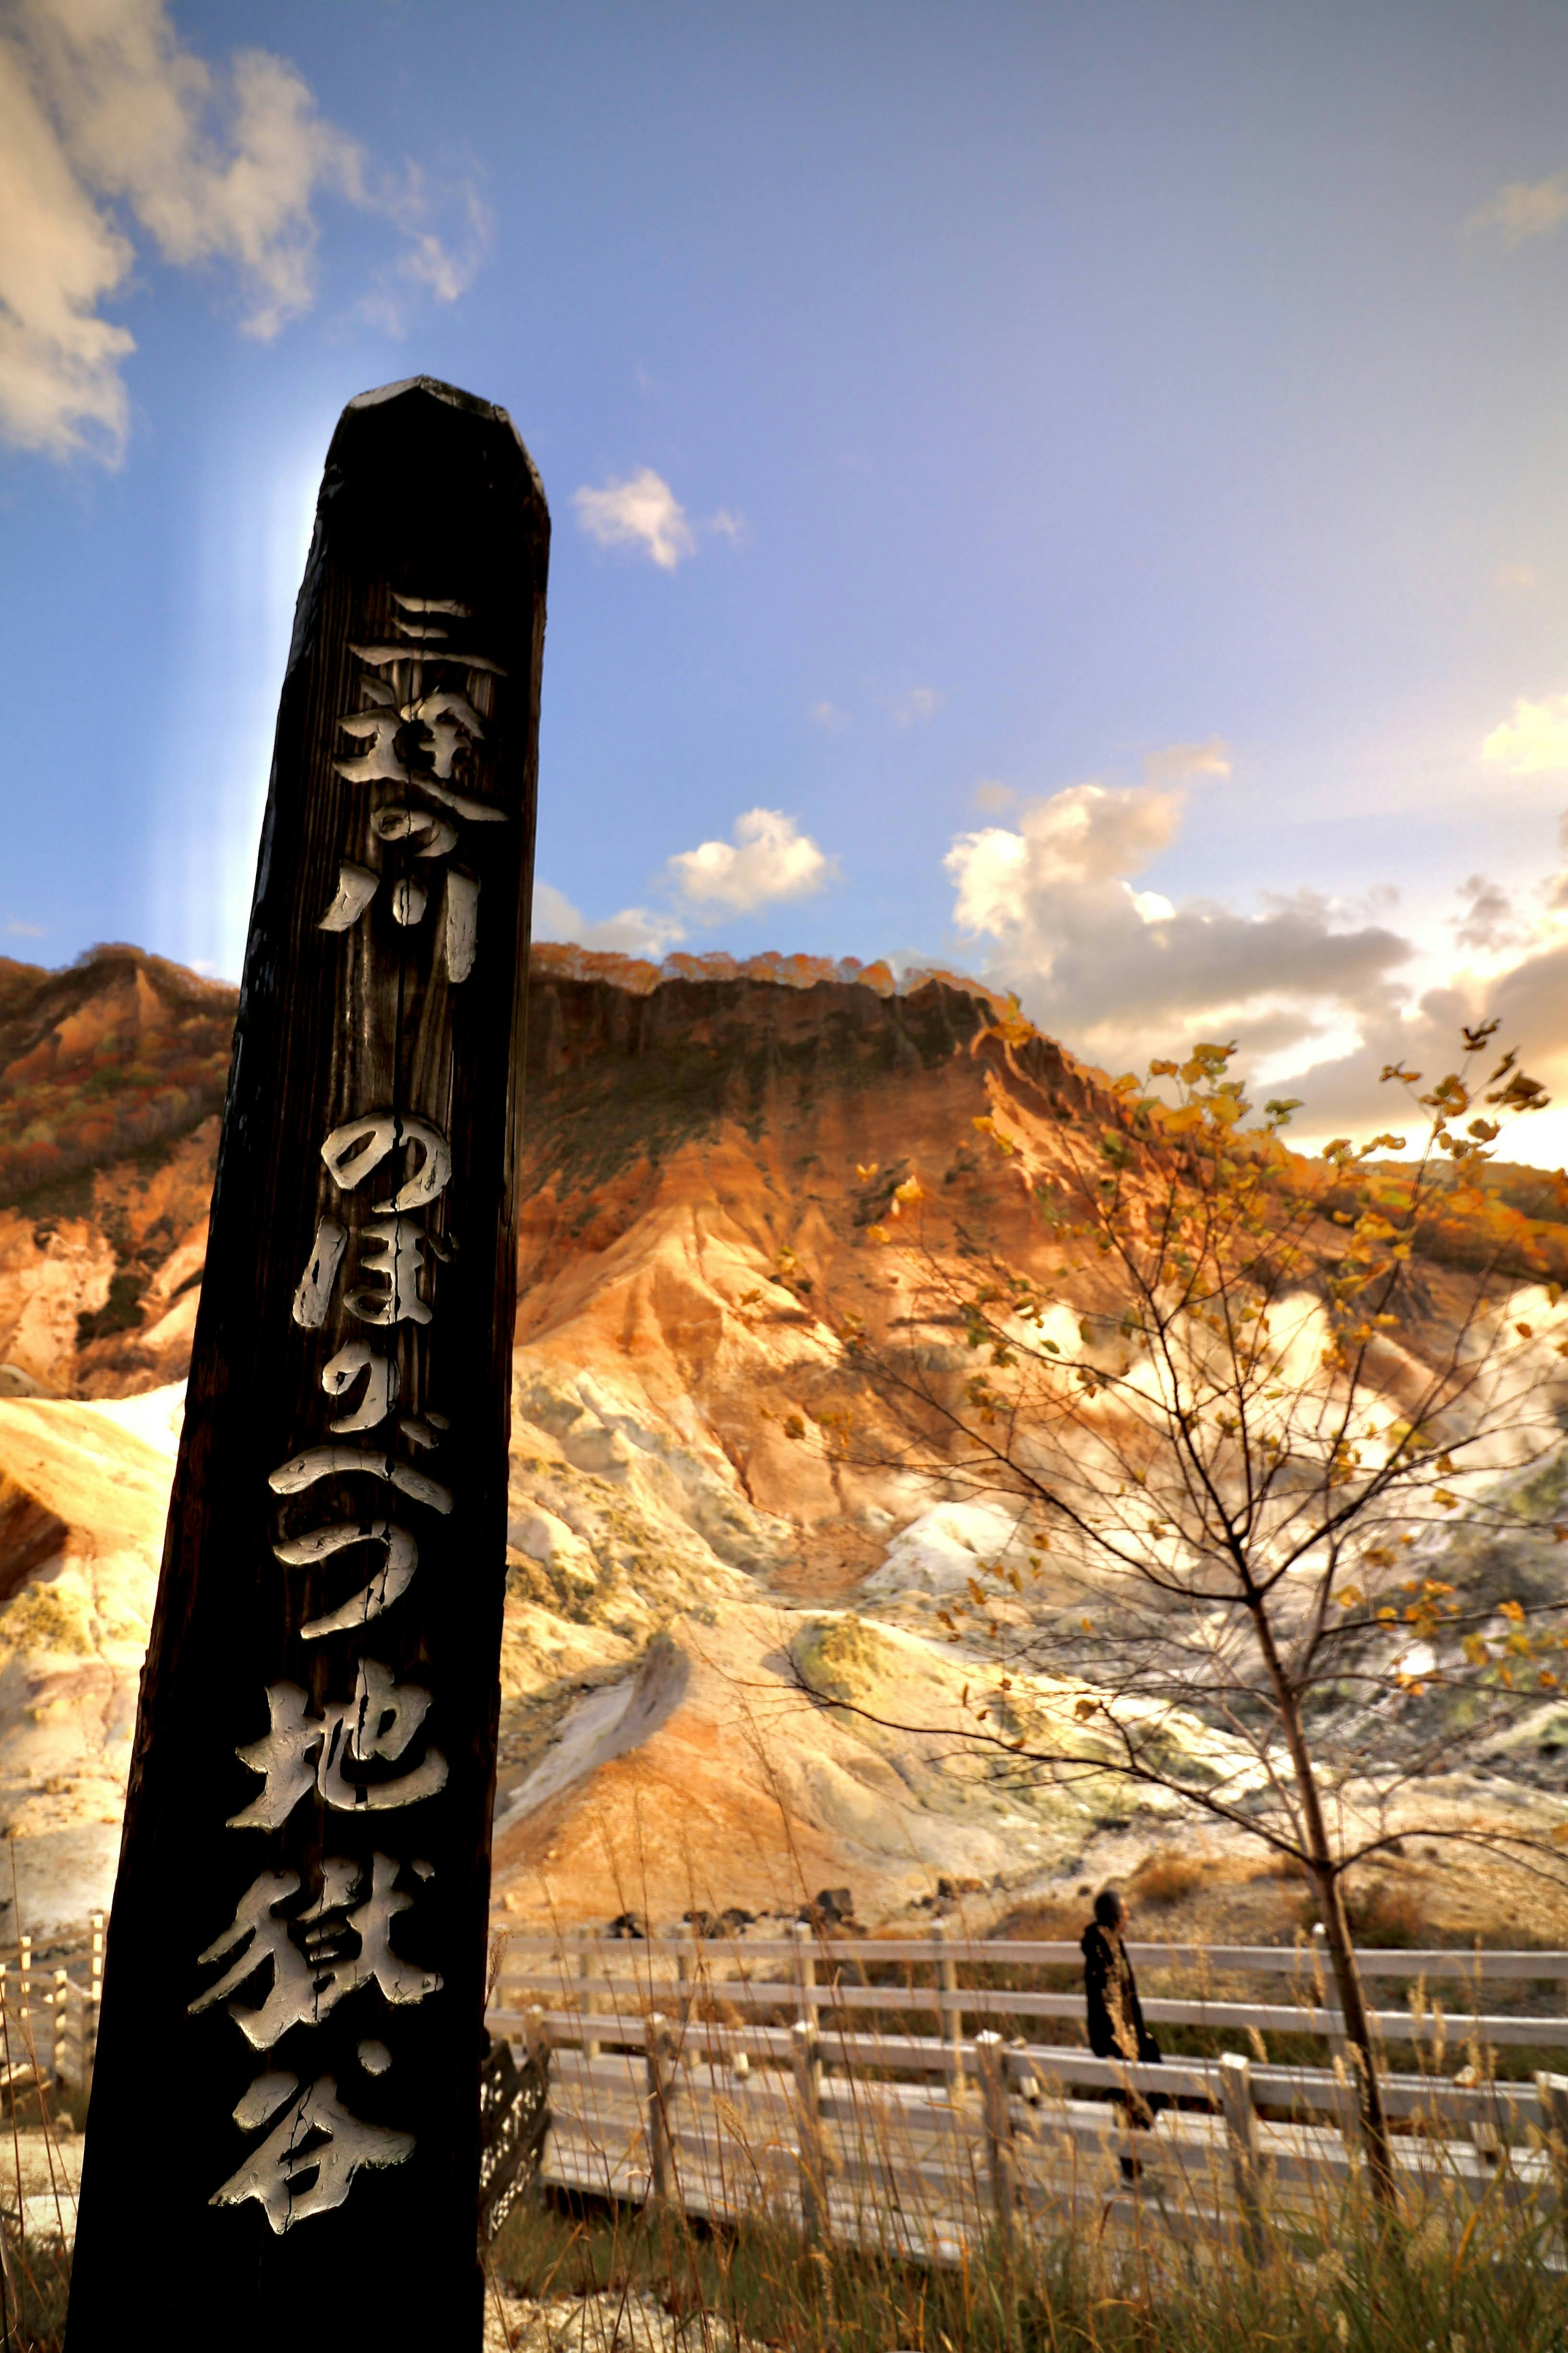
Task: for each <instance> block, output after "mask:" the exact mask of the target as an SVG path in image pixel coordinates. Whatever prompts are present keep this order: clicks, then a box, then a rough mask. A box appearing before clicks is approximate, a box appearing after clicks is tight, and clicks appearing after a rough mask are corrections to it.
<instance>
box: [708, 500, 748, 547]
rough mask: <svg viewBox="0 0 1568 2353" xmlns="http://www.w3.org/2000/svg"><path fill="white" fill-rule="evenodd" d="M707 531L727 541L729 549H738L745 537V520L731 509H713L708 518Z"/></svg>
mask: <svg viewBox="0 0 1568 2353" xmlns="http://www.w3.org/2000/svg"><path fill="white" fill-rule="evenodd" d="M708 529H709V530H710V532H712V533H715V534H716V536H717V537H718V538H720V539H727V540H728V541H729V543H730V544H731V547H739V546H740V544H741V542H742V540H743V539H744V538H745V536H746V518H745V516H744V515H743V514H740V513H738V512H737V511H736V510H735V508H733V507H715V508H714V510H713V512H712V513H711V514H710V516H709V518H708Z"/></svg>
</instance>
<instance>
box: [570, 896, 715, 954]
mask: <svg viewBox="0 0 1568 2353" xmlns="http://www.w3.org/2000/svg"><path fill="white" fill-rule="evenodd" d="M533 936H534V938H535V939H536V940H559V941H563V942H565V941H573V942H574V943H575V944H576V945H577V946H578V947H580V948H598V949H602V950H606V951H609V952H611V953H614V954H616V955H640V956H654V957H658V956H661V955H663V954H664V953H665V950H666V949H667V948H671V947H673V946H674V945H675V944H676V942H677V941H678V940H683V939H684V938H685V937H686V929H685V926H684V924H682V923H679V921H678V920H677V918H676V917H675V916H673V915H666V914H657V913H650V912H649V910H648V909H647V907H623V908H622V910H621V912H620V913H619V914H618V915H606V916H605V917H603V918H602V919H601V920H600V921H599V922H598V923H589V922H588V920H587V918H586V917H585V916H584V915H583V914H581V913H579V911H578V910H577V909H576V908H575V907H574V905H573V904H572V902H571V900H570V899H568V898H567V897H566V895H565V893H564V892H562V891H558V890H557V889H556V888H555V885H554V884H553V883H552V882H536V883H535V884H534V886H533Z"/></svg>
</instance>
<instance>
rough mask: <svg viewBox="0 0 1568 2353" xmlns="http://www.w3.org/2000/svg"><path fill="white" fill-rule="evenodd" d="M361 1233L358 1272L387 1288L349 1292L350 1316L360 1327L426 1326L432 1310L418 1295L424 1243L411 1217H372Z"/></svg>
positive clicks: (420, 1231)
mask: <svg viewBox="0 0 1568 2353" xmlns="http://www.w3.org/2000/svg"><path fill="white" fill-rule="evenodd" d="M363 1234H364V1239H365V1240H366V1242H367V1244H368V1248H367V1249H366V1250H365V1254H364V1259H363V1265H362V1269H361V1271H362V1272H363V1273H364V1274H366V1275H368V1276H369V1278H370V1280H371V1282H373V1283H384V1284H385V1285H386V1289H385V1290H384V1291H379V1290H370V1289H366V1290H362V1291H351V1292H350V1293H349V1294H348V1306H349V1312H350V1314H353V1315H357V1316H358V1317H359V1319H360V1322H361V1323H362V1324H428V1323H429V1321H430V1319H431V1316H432V1314H434V1312H435V1311H434V1310H433V1309H432V1308H431V1306H430V1305H429V1303H428V1302H427V1301H426V1300H424V1299H421V1297H420V1296H419V1276H420V1273H421V1272H422V1271H423V1269H424V1267H425V1264H426V1258H425V1242H426V1235H425V1234H424V1232H423V1230H422V1229H421V1228H420V1227H419V1226H418V1225H417V1224H416V1222H415V1220H414V1219H412V1218H372V1219H370V1221H369V1223H368V1224H367V1225H366V1226H365V1227H364V1228H363Z"/></svg>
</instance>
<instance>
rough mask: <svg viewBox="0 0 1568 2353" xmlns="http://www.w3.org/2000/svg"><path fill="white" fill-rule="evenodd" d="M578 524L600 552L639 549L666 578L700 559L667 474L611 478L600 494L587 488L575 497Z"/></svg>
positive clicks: (649, 470) (647, 470) (645, 472)
mask: <svg viewBox="0 0 1568 2353" xmlns="http://www.w3.org/2000/svg"><path fill="white" fill-rule="evenodd" d="M572 503H573V505H574V507H575V509H576V511H577V521H578V522H579V523H580V524H581V525H582V527H583V529H584V531H585V532H586V533H587V534H588V537H589V538H590V539H591V540H594V541H595V542H596V543H597V544H598V545H599V546H600V547H635V548H638V549H640V551H641V552H642V554H644V555H646V556H647V558H648V560H649V561H650V563H653V564H657V565H658V568H659V570H660V571H661V572H673V571H674V570H675V568H676V566H677V565H679V564H680V563H681V562H683V561H684V559H685V558H686V557H687V556H689V555H695V554H696V553H697V535H696V533H695V532H693V530H692V528H691V525H690V523H689V521H688V519H687V513H686V509H685V508H684V507H683V506H682V505H681V503H680V501H679V499H678V498H677V497H676V495H675V492H674V491H672V490H671V489H670V487H669V484H668V482H667V481H666V480H665V479H664V476H663V475H662V474H656V473H655V472H654V470H653V468H652V467H651V466H645V467H644V468H643V469H642V471H641V472H640V473H637V474H633V475H632V476H631V478H630V479H629V480H626V481H624V482H621V481H616V480H614V478H612V479H611V480H609V481H607V482H605V483H604V484H603V485H602V486H601V487H600V488H599V489H598V490H594V489H591V488H590V487H589V486H588V485H587V484H586V483H584V487H583V488H582V489H581V490H578V491H573V493H572Z"/></svg>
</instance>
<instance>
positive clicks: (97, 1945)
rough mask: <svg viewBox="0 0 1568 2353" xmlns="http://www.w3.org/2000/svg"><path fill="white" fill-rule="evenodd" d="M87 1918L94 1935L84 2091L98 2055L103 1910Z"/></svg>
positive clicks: (84, 2026) (84, 2040)
mask: <svg viewBox="0 0 1568 2353" xmlns="http://www.w3.org/2000/svg"><path fill="white" fill-rule="evenodd" d="M87 1919H88V1926H89V1930H90V1932H91V1936H92V1960H91V1963H90V1969H91V1982H90V1984H89V1988H88V1997H87V1998H88V2011H87V2015H86V2017H85V2019H84V2020H83V2021H82V2037H81V2080H82V2089H83V2090H84V2091H86V2090H87V2089H88V2088H89V2086H90V2084H91V2083H92V2064H93V2061H94V2060H95V2059H96V2058H97V2056H98V2017H99V2007H100V2003H101V2002H102V2000H103V1915H102V1913H101V1912H89V1914H88V1915H87Z"/></svg>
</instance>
